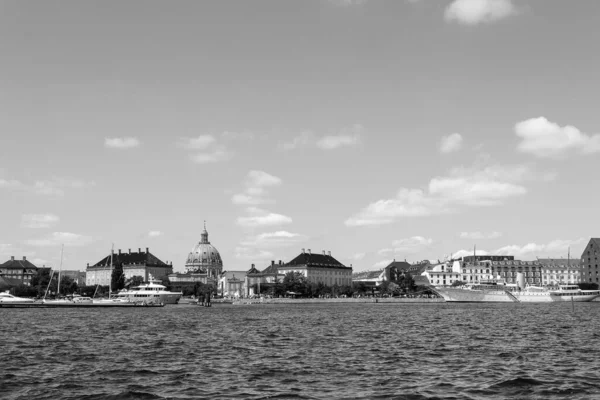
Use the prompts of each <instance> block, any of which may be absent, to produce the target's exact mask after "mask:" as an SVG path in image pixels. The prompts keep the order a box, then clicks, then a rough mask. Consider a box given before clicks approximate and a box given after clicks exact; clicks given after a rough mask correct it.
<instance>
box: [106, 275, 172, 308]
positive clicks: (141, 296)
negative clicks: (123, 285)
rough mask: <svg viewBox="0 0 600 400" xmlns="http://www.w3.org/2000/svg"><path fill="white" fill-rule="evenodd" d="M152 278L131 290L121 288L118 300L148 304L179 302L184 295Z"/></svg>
mask: <svg viewBox="0 0 600 400" xmlns="http://www.w3.org/2000/svg"><path fill="white" fill-rule="evenodd" d="M157 282H159V281H155V280H153V279H152V278H150V280H149V282H148V283H144V284H142V285H140V286H136V287H133V288H131V289H129V290H121V291H120V292H119V293H118V294H117V296H116V298H115V297H113V300H116V301H129V302H132V303H146V304H150V303H152V304H177V303H179V299H180V298H181V296H182V295H183V293H181V292H170V291H168V290H167V287H166V286H164V285H161V284H159V283H157Z"/></svg>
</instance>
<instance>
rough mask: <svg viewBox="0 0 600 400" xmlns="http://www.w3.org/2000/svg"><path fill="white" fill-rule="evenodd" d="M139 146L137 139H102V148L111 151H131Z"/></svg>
mask: <svg viewBox="0 0 600 400" xmlns="http://www.w3.org/2000/svg"><path fill="white" fill-rule="evenodd" d="M140 144H141V143H140V141H139V139H138V138H135V137H122V138H108V137H107V138H104V147H107V148H111V149H121V150H124V149H132V148H134V147H139V145H140Z"/></svg>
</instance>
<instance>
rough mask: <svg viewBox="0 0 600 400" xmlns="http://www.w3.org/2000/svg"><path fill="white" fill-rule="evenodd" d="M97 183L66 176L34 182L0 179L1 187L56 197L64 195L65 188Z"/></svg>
mask: <svg viewBox="0 0 600 400" xmlns="http://www.w3.org/2000/svg"><path fill="white" fill-rule="evenodd" d="M95 185H96V183H95V182H93V181H83V180H78V179H73V178H65V177H53V178H52V179H50V180H38V181H35V182H33V183H23V182H21V181H18V180H14V179H12V180H6V179H0V189H5V190H9V191H22V192H28V193H33V194H37V195H42V196H56V197H61V196H64V194H65V189H85V188H89V187H93V186H95Z"/></svg>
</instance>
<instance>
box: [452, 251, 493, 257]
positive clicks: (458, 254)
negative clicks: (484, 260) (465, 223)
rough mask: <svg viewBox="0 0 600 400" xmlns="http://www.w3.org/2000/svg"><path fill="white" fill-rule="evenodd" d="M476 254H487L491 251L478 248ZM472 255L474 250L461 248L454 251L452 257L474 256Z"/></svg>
mask: <svg viewBox="0 0 600 400" xmlns="http://www.w3.org/2000/svg"><path fill="white" fill-rule="evenodd" d="M475 254H477V255H478V256H486V255H488V254H490V252H488V251H485V250H479V249H477V251H476V253H475ZM494 254H495V253H494ZM472 255H473V250H459V251H456V252H454V253H452V258H453V259H457V258H462V257H466V256H472Z"/></svg>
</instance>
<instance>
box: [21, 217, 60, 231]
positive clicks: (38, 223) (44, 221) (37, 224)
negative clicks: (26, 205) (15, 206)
mask: <svg viewBox="0 0 600 400" xmlns="http://www.w3.org/2000/svg"><path fill="white" fill-rule="evenodd" d="M59 221H60V218H59V217H58V216H57V215H54V214H24V215H23V216H22V217H21V226H23V227H25V228H50V227H51V226H53V225H56V224H57V223H58V222H59Z"/></svg>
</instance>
